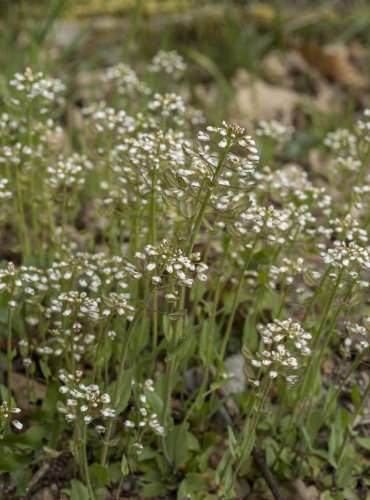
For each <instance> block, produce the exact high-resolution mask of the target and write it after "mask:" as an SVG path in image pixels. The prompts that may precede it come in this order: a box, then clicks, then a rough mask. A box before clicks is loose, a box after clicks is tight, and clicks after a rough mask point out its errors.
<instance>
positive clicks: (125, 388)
mask: <svg viewBox="0 0 370 500" xmlns="http://www.w3.org/2000/svg"><path fill="white" fill-rule="evenodd" d="M132 372H133V370H132V368H130V369H129V370H126V372H125V373H124V375H123V383H122V392H121V395H120V400H119V403H118V405H117V415H119V414H120V413H121V412H122V411H123V410H124V409H125V408H126V406H127V402H128V400H129V397H130V394H131V388H132Z"/></svg>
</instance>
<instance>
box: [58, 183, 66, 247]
mask: <svg viewBox="0 0 370 500" xmlns="http://www.w3.org/2000/svg"><path fill="white" fill-rule="evenodd" d="M66 222H67V185H66V184H64V186H63V197H62V221H61V232H60V245H61V246H62V245H63V240H64V232H65V227H66Z"/></svg>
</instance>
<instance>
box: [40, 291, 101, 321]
mask: <svg viewBox="0 0 370 500" xmlns="http://www.w3.org/2000/svg"><path fill="white" fill-rule="evenodd" d="M99 303H100V298H97V299H91V298H89V297H88V296H87V293H86V292H76V291H70V292H63V293H61V294H60V295H59V296H58V297H57V298H55V299H53V300H52V302H51V306H50V309H49V311H50V312H51V313H61V314H62V315H63V316H65V317H66V316H72V317H74V318H76V319H77V318H89V319H91V320H98V319H99V317H100V316H99Z"/></svg>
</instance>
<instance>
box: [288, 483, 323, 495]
mask: <svg viewBox="0 0 370 500" xmlns="http://www.w3.org/2000/svg"><path fill="white" fill-rule="evenodd" d="M292 486H293V488H294V490H295V493H296V496H294V497H293V498H294V500H320V494H319V492H318V491H317V489H316V488H315V486H306V484H305V483H304V482H303V481H302V480H301V479H296V480H295V481H293V482H292Z"/></svg>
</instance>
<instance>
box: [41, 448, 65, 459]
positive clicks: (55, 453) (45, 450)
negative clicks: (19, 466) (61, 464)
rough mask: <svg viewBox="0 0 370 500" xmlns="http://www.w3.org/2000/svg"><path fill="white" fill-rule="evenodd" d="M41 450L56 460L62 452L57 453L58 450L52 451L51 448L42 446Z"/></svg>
mask: <svg viewBox="0 0 370 500" xmlns="http://www.w3.org/2000/svg"><path fill="white" fill-rule="evenodd" d="M43 450H44V452H45V453H47V454H48V455H49V456H50V457H52V458H57V457H59V455H61V454H62V453H63V452H61V451H58V450H53V448H49V446H44V447H43Z"/></svg>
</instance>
